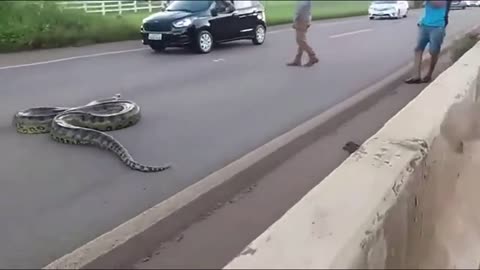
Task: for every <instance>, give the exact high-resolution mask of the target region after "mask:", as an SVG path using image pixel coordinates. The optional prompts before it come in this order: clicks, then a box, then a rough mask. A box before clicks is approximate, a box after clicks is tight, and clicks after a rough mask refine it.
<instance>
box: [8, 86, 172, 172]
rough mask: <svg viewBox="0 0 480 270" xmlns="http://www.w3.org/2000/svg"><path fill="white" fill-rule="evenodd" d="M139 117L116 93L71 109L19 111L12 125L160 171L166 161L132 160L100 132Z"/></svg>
mask: <svg viewBox="0 0 480 270" xmlns="http://www.w3.org/2000/svg"><path fill="white" fill-rule="evenodd" d="M140 118H141V113H140V107H139V106H138V105H137V104H135V103H134V102H132V101H129V100H122V99H120V95H116V96H114V97H112V98H108V99H103V100H95V101H92V102H90V103H88V104H87V105H85V106H81V107H75V108H63V107H38V108H31V109H27V110H23V111H19V112H17V113H16V114H15V117H14V124H15V126H16V129H17V132H19V133H22V134H41V133H50V136H51V137H52V139H54V140H55V141H57V142H61V143H66V144H79V145H93V146H97V147H99V148H102V149H106V150H109V151H112V152H113V153H115V154H116V155H117V156H118V157H119V158H120V159H121V160H122V162H123V163H125V164H126V165H127V166H128V167H129V168H131V169H133V170H137V171H141V172H161V171H164V170H166V169H168V168H170V165H168V164H167V165H163V166H148V165H143V164H140V163H138V162H136V161H135V160H134V159H133V158H132V156H131V155H130V154H129V153H128V151H127V149H126V148H125V147H124V146H123V145H122V144H120V142H118V141H117V140H116V139H115V138H113V137H112V136H110V135H108V134H106V133H105V132H104V131H112V130H118V129H123V128H127V127H130V126H133V125H135V124H136V123H137V122H138V121H140Z"/></svg>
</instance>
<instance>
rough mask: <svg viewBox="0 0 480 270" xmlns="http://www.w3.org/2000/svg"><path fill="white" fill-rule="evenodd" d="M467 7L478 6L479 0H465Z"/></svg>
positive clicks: (479, 4) (479, 5)
mask: <svg viewBox="0 0 480 270" xmlns="http://www.w3.org/2000/svg"><path fill="white" fill-rule="evenodd" d="M465 3H466V4H467V7H480V1H465Z"/></svg>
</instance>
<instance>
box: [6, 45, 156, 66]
mask: <svg viewBox="0 0 480 270" xmlns="http://www.w3.org/2000/svg"><path fill="white" fill-rule="evenodd" d="M144 50H147V48H139V49H130V50H121V51H111V52H103V53H95V54H86V55H79V56H72V57H66V58H58V59H53V60H48V61H41V62H33V63H29V64H21V65H13V66H4V67H0V70H5V69H14V68H22V67H31V66H39V65H46V64H52V63H58V62H65V61H71V60H76V59H83V58H93V57H99V56H105V55H114V54H122V53H129V52H138V51H144Z"/></svg>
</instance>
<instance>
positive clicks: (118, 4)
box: [59, 0, 167, 15]
mask: <svg viewBox="0 0 480 270" xmlns="http://www.w3.org/2000/svg"><path fill="white" fill-rule="evenodd" d="M166 3H167V1H152V0H143V1H109V0H105V1H62V2H59V5H61V6H62V7H63V8H65V9H77V10H83V11H85V12H86V13H101V14H102V15H106V14H107V13H110V14H111V13H116V14H123V13H127V12H138V11H148V12H152V11H155V10H161V9H163V8H165V6H166Z"/></svg>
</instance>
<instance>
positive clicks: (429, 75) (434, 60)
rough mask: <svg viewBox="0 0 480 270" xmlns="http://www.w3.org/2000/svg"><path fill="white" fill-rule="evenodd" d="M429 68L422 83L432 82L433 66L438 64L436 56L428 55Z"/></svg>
mask: <svg viewBox="0 0 480 270" xmlns="http://www.w3.org/2000/svg"><path fill="white" fill-rule="evenodd" d="M430 56H431V59H430V67H429V68H428V73H427V75H426V76H425V77H424V78H423V79H422V81H423V82H430V81H431V80H432V76H433V71H435V66H436V65H437V62H438V54H430Z"/></svg>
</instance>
